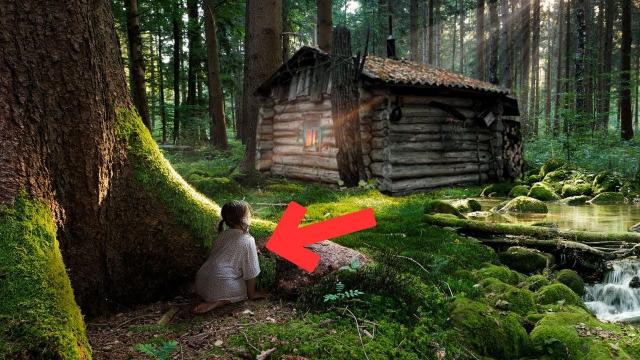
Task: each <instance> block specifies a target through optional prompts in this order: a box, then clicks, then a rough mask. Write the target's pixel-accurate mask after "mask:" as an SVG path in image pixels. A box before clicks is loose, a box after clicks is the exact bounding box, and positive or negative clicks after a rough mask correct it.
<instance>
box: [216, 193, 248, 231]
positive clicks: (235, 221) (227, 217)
mask: <svg viewBox="0 0 640 360" xmlns="http://www.w3.org/2000/svg"><path fill="white" fill-rule="evenodd" d="M220 215H222V220H220V223H218V232H222V230H224V224H227V226H228V227H230V228H232V227H234V226H238V225H239V226H241V227H242V228H243V229H244V230H245V231H247V228H248V226H249V224H246V223H245V219H246V218H247V216H249V215H251V206H250V205H249V204H248V203H247V202H246V201H242V200H233V201H230V202H228V203H226V204H224V205H223V206H222V210H221V211H220Z"/></svg>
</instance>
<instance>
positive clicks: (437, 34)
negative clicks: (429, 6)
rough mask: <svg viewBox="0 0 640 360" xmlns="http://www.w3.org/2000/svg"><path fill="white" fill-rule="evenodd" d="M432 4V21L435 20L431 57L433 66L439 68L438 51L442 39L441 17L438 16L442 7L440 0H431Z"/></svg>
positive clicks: (439, 57)
mask: <svg viewBox="0 0 640 360" xmlns="http://www.w3.org/2000/svg"><path fill="white" fill-rule="evenodd" d="M433 2H434V12H435V13H434V19H435V25H434V28H433V30H434V37H433V52H434V53H433V57H434V64H435V65H436V66H438V67H439V66H440V60H441V59H442V54H441V51H440V48H441V46H440V45H441V39H442V17H441V16H440V8H441V7H442V4H441V3H440V0H433Z"/></svg>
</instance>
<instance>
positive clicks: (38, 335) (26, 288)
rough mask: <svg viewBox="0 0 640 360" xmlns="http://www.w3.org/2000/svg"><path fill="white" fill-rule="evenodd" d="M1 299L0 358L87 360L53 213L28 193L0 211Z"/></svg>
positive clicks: (87, 350) (81, 323)
mask: <svg viewBox="0 0 640 360" xmlns="http://www.w3.org/2000/svg"><path fill="white" fill-rule="evenodd" d="M0 294H1V295H0V358H2V359H15V358H29V359H90V358H91V349H90V347H89V342H88V341H87V337H86V334H85V326H84V321H83V319H82V315H81V313H80V309H79V307H78V305H77V304H76V302H75V299H74V296H73V290H72V289H71V283H70V282H69V278H68V276H67V273H66V269H65V266H64V263H63V260H62V255H61V254H60V248H59V244H58V241H57V240H56V225H55V222H54V219H53V216H52V214H51V209H50V207H49V206H47V205H46V204H42V203H39V202H35V201H32V200H30V199H28V196H27V194H26V193H23V194H21V195H20V196H19V197H18V198H16V199H15V202H14V204H13V205H9V206H5V207H2V208H0Z"/></svg>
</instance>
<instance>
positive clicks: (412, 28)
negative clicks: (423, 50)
mask: <svg viewBox="0 0 640 360" xmlns="http://www.w3.org/2000/svg"><path fill="white" fill-rule="evenodd" d="M409 48H410V54H409V56H410V59H411V61H415V62H417V61H418V59H419V55H420V54H419V53H418V0H411V2H410V9H409Z"/></svg>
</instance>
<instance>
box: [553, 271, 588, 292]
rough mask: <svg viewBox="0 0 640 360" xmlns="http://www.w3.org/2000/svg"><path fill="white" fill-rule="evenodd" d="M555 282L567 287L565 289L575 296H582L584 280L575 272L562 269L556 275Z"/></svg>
mask: <svg viewBox="0 0 640 360" xmlns="http://www.w3.org/2000/svg"><path fill="white" fill-rule="evenodd" d="M556 281H557V282H559V283H561V284H565V285H567V287H568V288H569V289H571V290H573V292H575V293H576V294H578V295H580V296H582V294H584V280H582V277H580V275H578V273H577V272H575V271H573V270H570V269H563V270H560V271H558V273H557V274H556Z"/></svg>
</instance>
